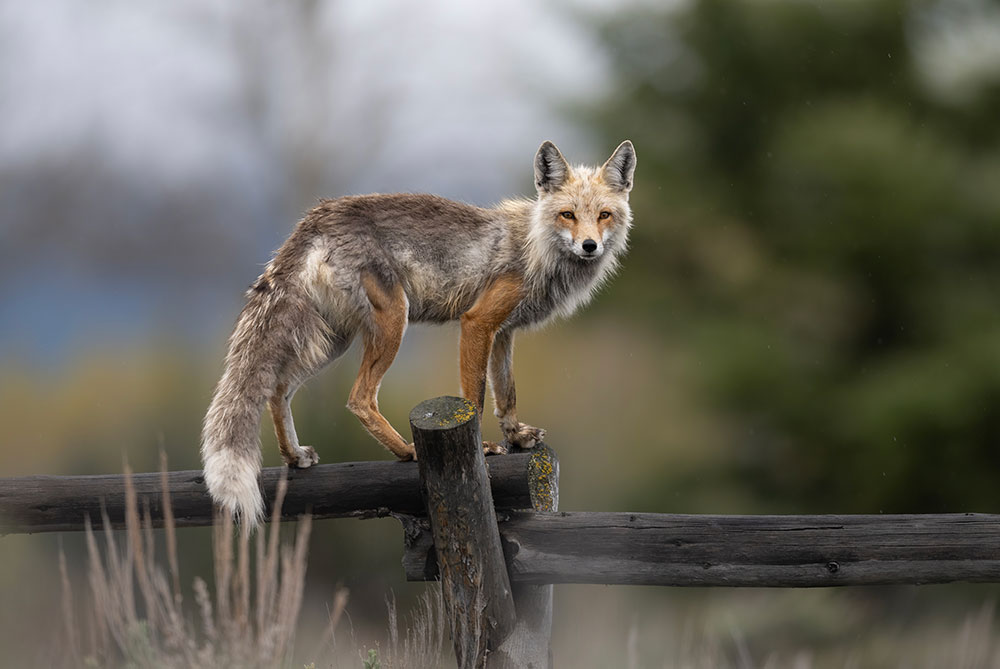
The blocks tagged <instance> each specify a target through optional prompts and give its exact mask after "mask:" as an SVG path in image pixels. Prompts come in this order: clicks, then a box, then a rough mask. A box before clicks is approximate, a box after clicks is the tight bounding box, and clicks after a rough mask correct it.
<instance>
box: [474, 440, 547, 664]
mask: <svg viewBox="0 0 1000 669" xmlns="http://www.w3.org/2000/svg"><path fill="white" fill-rule="evenodd" d="M524 452H528V453H531V459H530V460H529V461H528V489H529V491H530V493H531V507H532V510H534V511H558V510H559V460H558V458H556V454H555V452H554V451H553V450H552V449H551V448H549V447H548V446H545V445H539V446H536V447H535V448H533V449H531V450H530V451H524ZM505 548H509V549H511V550H512V551H516V550H517V547H516V546H508V547H505ZM514 557H515V556H514V555H508V556H507V558H508V559H513V558H514ZM512 587H513V589H514V607H515V608H516V609H517V625H516V626H515V627H514V631H513V632H512V633H511V634H510V636H508V637H507V638H506V639H505V640H504V641H503V642H502V643H501V644H500V646H499V647H498V648H497V650H496V652H494V653H493V654H492V655H490V665H489V666H490V669H552V586H551V585H528V584H525V583H514V584H512Z"/></svg>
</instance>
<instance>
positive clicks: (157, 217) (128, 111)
mask: <svg viewBox="0 0 1000 669" xmlns="http://www.w3.org/2000/svg"><path fill="white" fill-rule="evenodd" d="M998 118H1000V7H998V6H997V5H996V4H995V3H993V2H988V1H986V0H838V1H836V2H821V1H819V0H815V1H809V0H700V1H698V0H675V1H672V2H649V1H643V0H621V1H619V2H598V1H597V0H581V1H579V2H568V1H563V2H557V3H545V4H542V3H533V2H530V1H529V0H506V1H505V2H502V3H501V2H483V3H476V4H472V3H462V2H459V1H458V0H452V1H440V2H426V3H406V2H401V1H393V2H380V3H371V2H363V1H362V0H344V1H341V2H318V1H315V0H312V1H309V0H297V1H295V2H277V1H275V0H244V1H243V2H234V1H232V0H213V1H211V2H204V1H195V0H172V1H170V2H167V1H165V0H155V1H154V0H150V1H148V2H144V3H135V2H127V1H126V0H94V1H92V2H89V3H86V4H85V5H83V4H80V3H77V2H72V1H71V0H45V1H44V2H36V3H25V2H15V1H14V0H2V1H0V424H2V426H3V435H4V437H3V439H4V444H3V447H2V448H0V475H2V476H16V475H25V474H83V473H106V472H117V471H120V469H121V465H122V461H123V458H126V459H127V460H128V462H129V463H130V464H131V465H132V466H133V468H135V469H137V470H152V469H155V468H156V467H157V466H158V465H157V463H158V451H159V449H160V448H163V449H164V450H165V451H166V452H167V454H168V456H169V458H170V464H171V467H172V468H175V469H180V468H196V467H198V466H199V459H198V434H199V430H200V423H201V418H202V416H203V412H204V410H205V407H206V406H207V404H208V400H209V398H210V395H211V392H212V389H213V385H214V383H215V381H216V380H217V378H218V376H219V375H220V374H221V371H222V356H223V354H224V349H225V340H226V337H227V336H228V333H229V329H230V328H231V327H232V324H233V322H234V320H235V317H236V315H237V313H238V312H239V309H240V308H241V306H242V292H243V290H244V289H245V287H246V286H247V285H248V284H249V283H250V282H251V281H252V280H253V279H254V278H255V277H256V276H257V274H259V272H260V271H261V269H262V267H263V265H264V263H266V262H267V260H268V259H269V257H270V253H271V251H273V250H274V249H275V248H277V247H278V246H279V245H280V243H281V241H282V240H283V239H284V238H285V236H287V234H288V233H289V232H290V230H291V229H292V226H293V225H294V223H295V221H296V220H298V218H299V217H300V216H301V215H302V214H303V213H304V212H305V211H306V210H307V209H309V208H310V207H311V206H313V205H314V204H315V203H317V201H318V200H319V199H320V198H324V197H335V196H339V195H345V194H351V193H365V192H372V191H381V192H397V191H413V192H422V191H429V192H434V193H438V194H441V195H444V196H447V197H451V198H455V199H460V200H464V201H467V202H471V203H475V204H479V205H490V204H492V203H495V202H497V201H499V200H500V199H502V198H504V197H510V196H516V195H533V188H532V171H531V170H532V168H531V161H532V157H533V155H534V152H535V150H536V149H537V147H538V145H539V144H540V143H541V142H542V140H545V139H551V140H553V141H555V142H556V143H557V144H558V145H559V146H560V148H561V149H562V151H563V152H564V153H565V154H566V156H567V157H568V158H569V159H570V160H571V161H573V162H579V163H599V162H601V161H603V160H604V159H605V158H607V156H608V155H610V153H611V151H612V150H613V149H614V147H615V146H616V145H617V144H618V142H620V141H621V140H623V139H626V138H628V139H631V140H632V141H633V142H634V143H635V146H636V150H637V154H638V168H637V171H636V183H635V190H634V191H633V195H632V205H633V210H634V212H635V219H636V223H635V227H634V232H633V237H632V240H633V243H632V248H631V251H630V253H629V255H628V256H627V257H626V259H625V261H624V263H623V269H622V271H621V272H620V274H619V276H618V277H617V278H616V279H615V280H614V281H613V282H612V283H611V284H610V285H609V286H607V287H606V288H605V289H604V290H603V291H602V292H601V293H600V295H599V296H598V298H597V299H596V300H595V302H594V303H593V304H592V305H591V306H590V307H588V308H587V309H586V310H585V311H583V312H582V313H581V314H579V315H577V316H576V317H574V318H573V319H572V320H571V321H568V322H563V323H559V324H557V325H555V326H553V327H549V328H547V329H546V330H544V331H540V332H533V333H527V334H523V335H521V336H520V338H519V340H518V352H517V354H516V355H515V373H516V377H517V382H518V399H519V413H520V414H521V416H522V417H523V418H524V419H525V420H527V421H529V422H531V423H532V424H535V425H540V426H543V427H545V428H546V429H547V430H548V435H549V437H548V438H549V442H550V444H551V446H552V447H553V448H555V449H556V451H557V452H558V453H559V454H560V456H561V463H562V484H561V491H562V498H561V506H562V508H563V509H564V510H600V511H625V510H628V511H658V512H685V513H699V512H712V513H827V512H829V513H832V512H851V513H883V512H884V513H899V512H959V511H977V512H992V513H996V512H998V511H1000V486H998V485H997V479H998V474H1000V443H998V442H1000V412H998V411H997V410H996V407H997V405H998V403H1000V262H998V258H1000V124H998V123H997V119H998ZM357 362H358V356H357V352H356V351H355V350H352V352H351V353H350V354H349V355H347V356H345V357H344V358H342V359H341V361H340V362H339V363H337V365H336V366H334V367H333V368H331V369H330V370H328V371H326V372H324V373H323V374H322V375H321V376H319V377H317V378H316V379H314V380H313V381H312V382H311V383H309V384H308V385H307V386H306V388H305V389H304V390H302V391H301V392H300V393H299V394H298V395H297V397H296V400H295V404H294V410H295V416H296V422H297V425H298V432H299V434H300V435H301V436H302V440H303V442H304V443H309V444H313V445H315V446H316V447H317V450H318V451H319V452H320V455H321V457H322V458H323V461H324V462H336V461H349V460H370V459H381V458H387V456H388V454H387V453H385V452H384V451H383V450H382V449H381V448H380V447H379V446H378V445H377V444H376V443H375V442H374V441H373V440H371V439H370V438H369V437H368V436H367V435H366V434H365V433H364V432H363V430H362V428H361V427H360V425H359V424H358V422H357V420H356V419H355V418H354V417H353V416H352V415H351V414H349V413H348V412H347V410H346V409H345V408H343V407H344V404H345V402H346V397H347V392H348V389H349V387H350V385H351V383H352V381H353V377H354V374H355V372H356V367H357ZM457 389H458V373H457V330H456V328H454V327H450V326H448V327H414V328H411V329H410V330H409V332H408V334H407V338H406V340H405V341H404V344H403V348H402V350H401V352H400V355H399V358H398V359H397V361H396V363H395V364H394V365H393V367H392V369H391V370H390V372H389V374H388V376H387V377H386V381H385V383H384V384H383V388H382V392H381V405H382V407H383V409H384V412H385V414H386V415H387V417H388V418H389V420H390V421H391V422H393V423H394V424H395V425H396V426H397V427H399V428H405V427H406V424H407V415H408V412H409V409H410V408H411V407H412V406H413V405H415V404H416V403H417V402H419V401H420V400H422V399H424V398H427V397H432V396H435V395H441V394H447V393H454V392H456V391H457ZM492 423H493V421H488V422H487V425H486V429H485V431H486V433H487V435H493V436H496V434H497V433H498V430H497V429H496V426H494V425H493V424H492ZM403 431H404V432H405V431H406V430H403ZM262 435H263V440H264V460H265V464H266V465H277V464H279V462H280V459H279V457H278V453H277V448H276V447H275V445H274V439H273V435H272V432H271V426H270V423H269V420H268V419H265V421H264V423H263V425H262ZM59 541H60V539H59V538H56V537H49V536H37V537H18V536H12V537H4V538H3V539H2V540H0V566H2V568H0V593H2V596H0V647H3V648H4V649H5V651H6V652H7V657H6V658H5V659H4V660H3V661H4V662H11V663H12V664H10V665H9V666H32V663H33V662H35V661H36V659H37V658H38V657H39V656H40V655H39V653H41V652H42V651H43V650H44V647H45V646H46V642H45V639H46V638H47V635H46V634H45V633H43V632H42V631H41V630H44V629H45V621H46V620H47V619H50V618H51V616H52V612H53V611H55V610H56V609H57V607H58V601H59V594H58V588H57V587H56V586H55V585H54V583H55V581H54V579H53V578H52V575H53V574H54V573H55V570H56V569H57V566H56V564H57V542H59ZM180 541H181V551H182V556H181V557H182V577H183V578H184V579H185V581H187V582H190V580H191V579H192V578H193V577H194V576H195V575H201V576H203V577H206V578H207V577H210V573H211V554H210V549H209V533H208V531H200V530H183V531H181V533H180ZM61 542H62V544H63V545H64V546H65V548H66V550H67V553H68V555H69V559H70V571H71V576H73V575H76V576H78V577H79V578H81V579H82V578H83V576H82V575H83V574H84V573H85V569H86V561H85V559H84V556H83V553H82V552H81V548H82V539H81V538H80V537H78V536H72V535H65V536H63V537H62V538H61ZM401 553H402V547H401V533H400V532H399V527H398V524H397V523H396V522H395V521H393V520H380V521H375V520H369V521H364V522H357V521H324V522H322V523H318V524H317V525H316V527H315V528H314V531H313V537H312V541H311V555H310V572H309V577H308V578H309V583H310V585H309V588H308V593H307V595H308V597H307V602H306V605H305V609H304V613H303V618H304V621H303V625H305V626H308V621H309V620H313V621H318V622H317V624H320V625H322V623H323V621H324V620H325V611H326V607H327V606H328V602H329V597H330V595H331V593H332V592H333V589H334V587H335V586H336V585H337V584H338V583H339V584H343V585H344V586H346V587H347V588H349V589H350V592H351V600H350V605H349V607H348V612H349V614H350V616H351V636H350V639H348V640H347V641H345V643H348V644H351V643H353V644H355V645H356V646H357V647H358V648H360V647H362V646H363V645H368V646H371V645H373V644H374V643H375V642H376V641H377V640H378V639H379V638H384V635H385V604H384V596H385V594H386V593H388V592H390V591H393V592H395V593H396V596H397V597H398V598H399V600H400V602H401V605H406V603H407V602H412V600H413V598H414V597H415V596H416V594H418V593H420V592H421V591H422V588H423V587H424V586H422V585H420V584H407V583H405V582H403V581H402V570H401V569H400V566H399V559H400V557H401ZM185 575H186V576H185ZM997 592H998V590H996V589H994V588H991V587H982V586H977V587H967V586H947V587H943V586H939V587H924V588H892V589H865V590H860V589H857V590H840V591H825V590H820V591H808V592H805V591H776V590H744V591H723V590H714V591H704V590H668V589H657V588H605V587H589V586H588V587H583V586H581V587H559V588H557V594H556V616H557V619H556V630H555V643H556V647H555V652H556V659H557V662H558V663H559V664H560V665H561V666H596V667H600V666H608V667H611V666H624V660H623V658H626V657H628V658H629V661H630V662H631V661H632V660H633V659H634V660H635V661H636V662H637V663H638V664H637V665H635V666H702V665H695V664H690V663H689V664H688V665H685V664H684V663H685V662H688V660H690V659H691V658H692V657H699V656H698V653H701V652H704V653H709V654H710V653H718V654H719V655H718V657H728V658H736V660H739V661H740V662H743V660H746V661H747V662H750V664H745V663H742V664H739V666H757V665H761V666H763V665H764V664H765V663H767V662H768V661H773V662H774V664H772V665H769V666H802V667H805V666H817V667H819V666H896V665H895V664H894V663H895V662H896V661H901V660H899V658H900V657H903V656H904V655H906V653H910V655H906V656H907V657H911V658H916V659H914V662H913V663H910V664H907V665H905V666H948V661H947V660H946V659H943V660H941V661H940V663H938V662H937V661H936V660H935V659H934V658H949V657H954V655H952V653H956V652H964V651H963V649H965V651H967V650H968V648H969V643H972V642H969V641H968V636H969V635H966V636H964V637H963V636H962V634H963V633H964V632H962V630H963V629H966V630H967V629H969V627H968V625H969V623H968V621H969V620H970V616H973V617H974V620H975V621H978V623H981V624H979V626H978V627H975V626H973V627H974V628H975V629H976V630H979V632H978V634H979V635H980V636H979V637H978V638H979V639H980V641H982V640H983V639H984V638H985V639H987V640H988V639H990V638H992V636H993V632H994V628H993V625H992V622H991V621H992V618H990V616H989V615H988V614H989V611H990V610H991V609H990V608H989V606H990V604H989V602H991V601H992V598H993V597H995V595H996V594H997ZM984 602H985V603H986V607H987V608H986V609H984V608H983V606H984ZM981 611H982V612H983V613H981ZM963 621H964V622H963ZM983 621H985V622H983ZM963 625H965V627H963ZM973 636H975V635H973ZM701 648H710V649H712V650H710V651H709V650H704V651H702V650H698V649H701ZM679 649H680V650H679ZM683 649H694V650H690V653H691V654H692V655H690V656H688V655H684V653H687V652H688V651H687V650H683ZM312 660H315V661H316V662H317V666H323V659H322V658H321V657H313V658H308V657H304V658H303V661H304V662H308V661H312ZM736 660H733V661H734V662H735V661H736ZM918 660H919V661H918ZM796 663H798V664H796ZM852 663H854V664H852ZM345 666H347V665H345ZM704 666H710V664H708V665H704ZM951 666H955V665H951ZM977 666H978V665H977ZM982 666H987V665H985V664H984V665H982Z"/></svg>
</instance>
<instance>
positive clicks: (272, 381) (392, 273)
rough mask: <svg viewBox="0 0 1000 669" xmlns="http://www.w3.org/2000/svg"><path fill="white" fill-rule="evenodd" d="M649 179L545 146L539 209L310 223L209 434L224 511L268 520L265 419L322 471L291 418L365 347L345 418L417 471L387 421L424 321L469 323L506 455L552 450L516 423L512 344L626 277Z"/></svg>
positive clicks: (233, 363) (208, 458)
mask: <svg viewBox="0 0 1000 669" xmlns="http://www.w3.org/2000/svg"><path fill="white" fill-rule="evenodd" d="M635 164H636V158H635V149H634V148H633V147H632V143H631V142H629V141H625V142H622V144H621V145H620V146H619V147H618V148H617V149H616V150H615V152H614V153H613V154H612V155H611V157H610V158H609V159H608V160H607V162H605V163H604V165H602V166H601V167H599V168H594V167H572V166H570V165H569V164H568V163H567V162H566V159H565V158H563V155H562V153H560V152H559V149H557V148H556V146H555V145H554V144H553V143H552V142H545V143H543V144H542V145H541V147H540V148H539V149H538V153H537V154H536V155H535V187H536V189H537V191H538V196H537V198H535V199H533V200H528V199H517V200H506V201H503V202H501V203H500V204H499V205H497V206H496V207H493V208H490V209H484V208H480V207H475V206H472V205H468V204H463V203H460V202H453V201H450V200H446V199H444V198H440V197H436V196H433V195H408V194H397V195H362V196H355V197H342V198H339V199H335V200H327V201H324V202H322V203H321V204H320V205H319V206H317V207H316V208H315V209H313V210H312V211H310V212H309V213H308V214H307V215H306V216H305V218H303V219H302V220H301V221H300V222H299V223H298V225H297V226H296V227H295V230H294V231H293V232H292V234H291V236H290V237H289V238H288V240H287V241H286V242H285V243H284V244H283V245H282V246H281V248H279V249H278V251H277V253H275V255H274V258H273V259H272V260H271V262H269V263H268V264H267V267H266V268H265V269H264V273H263V274H261V275H260V277H258V279H257V280H256V281H255V282H254V283H253V285H252V286H251V287H250V289H249V290H248V291H247V304H246V306H245V307H244V308H243V311H242V313H241V314H240V316H239V319H238V321H237V323H236V328H235V330H234V332H233V334H232V336H231V337H230V340H229V353H228V354H227V356H226V368H225V372H224V373H223V375H222V378H221V380H220V381H219V384H218V386H217V388H216V390H215V395H214V397H213V399H212V402H211V405H210V406H209V408H208V413H207V415H206V416H205V425H204V429H203V431H202V444H201V453H202V459H203V461H204V469H205V483H206V484H207V486H208V490H209V492H210V493H211V495H212V498H213V499H214V500H215V502H216V503H218V504H219V505H221V506H222V507H223V508H225V509H228V510H229V511H230V512H232V513H233V514H234V516H235V517H237V518H238V519H239V520H240V521H241V522H242V523H244V524H245V525H246V526H248V527H251V528H252V527H253V526H255V525H256V523H257V522H258V521H259V520H260V518H261V516H262V515H263V512H264V501H263V499H262V497H261V494H260V490H259V488H258V484H257V477H258V474H259V473H260V443H259V439H258V435H259V424H260V417H261V413H262V412H263V409H264V405H265V404H266V405H267V406H268V407H269V408H270V411H271V416H272V418H273V420H274V431H275V434H276V436H277V439H278V446H279V448H280V449H281V456H282V458H283V459H284V461H285V462H286V463H287V464H288V466H289V467H309V466H311V465H313V464H315V463H317V462H318V461H319V456H318V455H317V454H316V451H315V450H314V449H313V448H312V447H310V446H302V445H300V444H299V440H298V437H297V436H296V434H295V426H294V424H293V423H292V414H291V408H290V402H291V400H292V396H293V395H294V394H295V391H296V389H298V387H299V386H300V385H301V384H302V383H303V382H305V381H306V379H308V378H309V377H311V376H312V375H314V374H316V373H317V372H318V371H319V370H320V369H322V368H323V367H324V366H325V365H326V364H328V363H329V362H331V361H332V360H334V359H336V358H337V357H339V356H340V355H342V354H343V353H344V351H346V350H347V348H348V346H349V345H350V344H351V342H352V341H353V340H354V338H355V337H356V336H358V335H360V337H361V340H362V343H363V354H362V362H361V370H360V372H359V373H358V377H357V380H356V381H355V383H354V387H353V389H352V390H351V393H350V397H349V398H348V401H347V407H348V409H350V411H351V412H352V413H354V414H355V415H356V416H357V417H358V418H359V419H360V420H361V423H362V424H363V425H364V427H365V428H366V429H367V430H368V432H370V433H371V435H372V436H373V437H375V438H376V439H377V440H378V441H379V442H380V443H381V444H382V445H383V446H385V447H386V448H388V449H389V450H390V451H392V453H393V454H394V455H395V456H396V457H397V458H399V459H400V460H410V459H412V458H413V457H414V449H413V444H411V443H407V441H406V440H405V439H403V437H401V436H400V434H399V433H398V432H397V431H396V430H395V429H393V427H392V425H390V424H389V422H388V421H387V420H386V419H385V418H384V417H383V416H382V414H381V413H379V409H378V389H379V384H380V383H381V381H382V377H383V376H384V375H385V373H386V370H388V369H389V365H390V364H392V361H393V358H394V357H395V356H396V352H397V351H398V350H399V344H400V341H401V340H402V338H403V333H404V331H405V330H406V326H407V324H408V323H409V322H411V321H413V322H431V323H442V322H445V321H453V320H459V321H461V344H460V354H459V364H460V367H461V385H462V395H463V396H464V397H466V398H467V399H469V400H470V401H472V402H474V403H475V405H476V407H477V408H478V409H479V411H480V414H481V413H482V409H483V400H484V396H485V389H486V379H487V376H489V380H490V385H491V386H492V389H493V396H494V403H495V405H496V410H495V412H494V414H495V415H496V417H497V418H499V419H500V427H501V429H502V431H503V436H504V440H505V442H506V443H507V444H508V445H516V446H519V447H522V448H530V447H532V446H534V445H535V444H537V443H539V442H540V441H541V440H542V438H543V437H544V435H545V431H544V430H542V429H539V428H536V427H532V426H530V425H525V424H524V423H521V422H519V421H518V418H517V413H516V410H515V394H514V377H513V374H512V353H513V344H514V331H515V330H517V329H519V328H524V327H535V326H539V325H541V324H543V323H545V322H546V321H548V320H549V319H551V318H552V317H553V316H557V315H562V316H568V315H570V314H571V313H572V312H573V311H574V310H575V309H577V308H578V307H579V306H581V305H582V304H584V303H585V302H587V301H588V300H589V299H590V297H591V296H592V295H593V293H594V291H595V289H596V288H597V287H598V286H600V285H601V283H602V281H604V280H605V279H606V278H607V277H608V276H609V275H610V274H611V273H612V272H613V271H614V269H615V267H616V266H617V263H618V259H619V256H620V255H621V253H622V252H623V251H624V250H625V246H626V243H627V240H628V233H629V228H630V227H631V225H632V211H631V209H630V208H629V201H628V199H629V192H630V191H631V189H632V176H633V173H634V171H635ZM484 449H485V450H486V452H488V453H503V452H505V450H506V449H505V447H504V446H503V445H501V444H494V443H486V444H484Z"/></svg>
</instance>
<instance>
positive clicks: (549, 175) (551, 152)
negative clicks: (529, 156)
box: [535, 141, 569, 193]
mask: <svg viewBox="0 0 1000 669" xmlns="http://www.w3.org/2000/svg"><path fill="white" fill-rule="evenodd" d="M568 174H569V165H568V164H567V163H566V159H565V158H563V155H562V154H561V153H559V149H557V148H556V145H555V144H553V143H552V142H549V141H545V142H542V145H541V146H540V147H538V153H536V154H535V188H537V189H538V192H539V193H541V192H546V193H551V192H553V191H556V190H559V188H560V187H561V186H562V185H563V183H564V182H565V181H566V176H567V175H568Z"/></svg>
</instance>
